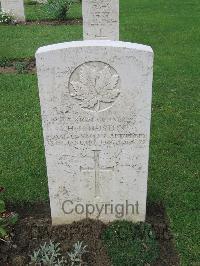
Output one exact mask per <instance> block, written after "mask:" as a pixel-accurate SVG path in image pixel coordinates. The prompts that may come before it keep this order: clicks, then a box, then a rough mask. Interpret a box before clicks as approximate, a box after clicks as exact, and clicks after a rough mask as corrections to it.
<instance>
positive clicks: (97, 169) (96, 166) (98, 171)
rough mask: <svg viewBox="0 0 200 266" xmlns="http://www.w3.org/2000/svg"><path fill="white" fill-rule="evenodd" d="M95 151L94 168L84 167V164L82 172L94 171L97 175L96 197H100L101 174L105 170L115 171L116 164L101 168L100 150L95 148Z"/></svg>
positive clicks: (81, 168)
mask: <svg viewBox="0 0 200 266" xmlns="http://www.w3.org/2000/svg"><path fill="white" fill-rule="evenodd" d="M93 152H94V168H89V167H88V168H83V167H82V166H81V167H80V170H81V172H91V171H92V172H94V175H95V197H100V188H99V185H100V174H101V172H105V171H109V172H110V171H112V172H113V171H114V166H113V167H106V168H101V167H100V165H99V154H100V150H93Z"/></svg>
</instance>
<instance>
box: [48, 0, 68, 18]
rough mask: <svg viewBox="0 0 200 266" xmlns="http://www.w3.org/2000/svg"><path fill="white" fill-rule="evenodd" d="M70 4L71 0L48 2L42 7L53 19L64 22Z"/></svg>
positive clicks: (50, 0) (51, 0)
mask: <svg viewBox="0 0 200 266" xmlns="http://www.w3.org/2000/svg"><path fill="white" fill-rule="evenodd" d="M71 4H72V0H48V2H47V3H46V4H45V5H44V10H45V11H46V13H48V14H50V15H53V16H54V18H55V19H58V20H65V19H66V16H67V13H68V12H69V10H70V6H71Z"/></svg>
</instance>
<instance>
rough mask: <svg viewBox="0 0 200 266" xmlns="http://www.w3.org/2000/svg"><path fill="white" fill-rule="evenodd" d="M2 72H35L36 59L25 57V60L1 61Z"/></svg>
mask: <svg viewBox="0 0 200 266" xmlns="http://www.w3.org/2000/svg"><path fill="white" fill-rule="evenodd" d="M1 65H4V66H0V74H14V73H17V74H27V73H29V74H35V73H36V63H35V59H25V60H23V61H22V60H20V61H18V60H12V61H5V62H1Z"/></svg>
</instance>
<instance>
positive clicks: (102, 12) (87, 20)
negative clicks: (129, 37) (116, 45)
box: [82, 0, 119, 41]
mask: <svg viewBox="0 0 200 266" xmlns="http://www.w3.org/2000/svg"><path fill="white" fill-rule="evenodd" d="M82 9H83V37H84V40H104V39H107V40H113V41H118V40H119V0H101V1H99V0H82Z"/></svg>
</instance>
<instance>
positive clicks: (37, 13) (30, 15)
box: [25, 3, 82, 20]
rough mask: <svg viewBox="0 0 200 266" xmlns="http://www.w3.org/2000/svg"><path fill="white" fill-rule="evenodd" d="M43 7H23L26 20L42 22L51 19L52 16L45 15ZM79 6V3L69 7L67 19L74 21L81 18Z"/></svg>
mask: <svg viewBox="0 0 200 266" xmlns="http://www.w3.org/2000/svg"><path fill="white" fill-rule="evenodd" d="M45 10H46V9H45V7H44V5H41V4H36V5H30V4H28V3H26V6H25V14H26V19H27V20H44V19H53V16H51V14H49V13H47V12H46V11H45ZM81 17H82V13H81V5H80V4H79V3H74V4H73V5H71V7H70V11H69V13H68V14H67V19H76V18H81Z"/></svg>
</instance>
